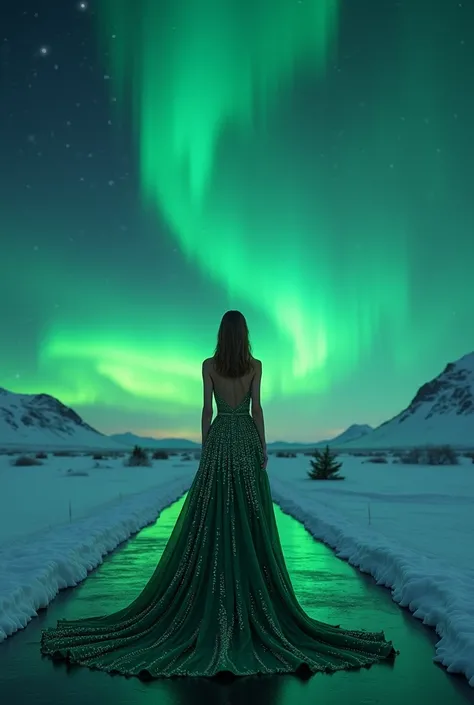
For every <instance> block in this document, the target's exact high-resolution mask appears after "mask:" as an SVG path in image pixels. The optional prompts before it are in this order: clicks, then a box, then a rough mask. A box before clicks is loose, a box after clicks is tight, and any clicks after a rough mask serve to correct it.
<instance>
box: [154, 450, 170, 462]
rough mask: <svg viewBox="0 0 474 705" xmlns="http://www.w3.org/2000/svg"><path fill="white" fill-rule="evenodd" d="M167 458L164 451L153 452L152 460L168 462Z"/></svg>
mask: <svg viewBox="0 0 474 705" xmlns="http://www.w3.org/2000/svg"><path fill="white" fill-rule="evenodd" d="M168 457H169V456H168V453H167V452H166V450H155V452H154V453H153V460H168Z"/></svg>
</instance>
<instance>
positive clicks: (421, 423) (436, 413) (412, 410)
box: [347, 352, 474, 448]
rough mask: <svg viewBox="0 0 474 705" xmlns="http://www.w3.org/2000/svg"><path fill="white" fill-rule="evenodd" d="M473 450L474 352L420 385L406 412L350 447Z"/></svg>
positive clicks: (352, 443) (350, 444)
mask: <svg viewBox="0 0 474 705" xmlns="http://www.w3.org/2000/svg"><path fill="white" fill-rule="evenodd" d="M443 444H449V445H452V446H457V447H466V448H472V447H474V352H473V353H470V354H468V355H464V357H461V358H460V359H459V360H457V361H456V362H450V363H449V364H448V365H446V367H445V368H444V370H443V371H442V372H441V373H440V374H439V375H438V376H437V377H435V378H434V379H432V380H430V381H429V382H426V384H423V385H422V386H421V387H420V388H419V389H418V391H417V393H416V394H415V396H414V397H413V399H412V401H411V402H410V404H409V405H408V406H407V408H406V409H404V410H403V411H401V412H400V413H399V414H397V415H396V416H394V417H393V419H390V420H388V421H385V423H383V424H382V425H381V426H379V427H378V428H376V429H375V430H374V431H372V433H371V434H370V436H368V437H366V438H362V439H357V440H356V441H353V442H351V443H349V444H347V446H348V447H349V446H351V447H356V446H358V447H364V448H372V447H374V448H375V447H378V448H381V447H385V448H399V447H413V446H423V445H443Z"/></svg>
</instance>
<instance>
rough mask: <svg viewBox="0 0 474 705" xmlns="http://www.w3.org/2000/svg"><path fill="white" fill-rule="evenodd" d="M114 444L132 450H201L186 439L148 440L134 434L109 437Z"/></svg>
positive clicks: (199, 446) (119, 434) (145, 437)
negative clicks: (138, 447) (136, 448)
mask: <svg viewBox="0 0 474 705" xmlns="http://www.w3.org/2000/svg"><path fill="white" fill-rule="evenodd" d="M109 438H111V439H112V440H113V441H115V442H116V443H120V444H121V445H124V446H127V447H129V448H133V446H141V447H142V448H166V449H167V450H172V449H173V448H177V449H179V450H185V449H187V448H189V449H190V450H196V449H199V448H201V444H200V443H195V442H194V441H188V440H187V438H150V437H147V436H136V435H135V434H134V433H114V434H112V435H111V436H109Z"/></svg>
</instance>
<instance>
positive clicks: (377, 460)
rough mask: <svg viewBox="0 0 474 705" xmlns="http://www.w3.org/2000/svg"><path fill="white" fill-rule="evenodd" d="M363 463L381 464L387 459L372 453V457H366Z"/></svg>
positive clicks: (386, 461)
mask: <svg viewBox="0 0 474 705" xmlns="http://www.w3.org/2000/svg"><path fill="white" fill-rule="evenodd" d="M364 463H375V464H376V465H383V464H384V463H388V460H387V458H385V456H383V455H374V456H373V457H372V458H367V460H364Z"/></svg>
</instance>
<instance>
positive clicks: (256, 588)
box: [41, 393, 394, 678]
mask: <svg viewBox="0 0 474 705" xmlns="http://www.w3.org/2000/svg"><path fill="white" fill-rule="evenodd" d="M216 402H217V410H218V413H217V416H216V417H215V419H214V421H213V423H212V425H211V428H210V431H209V434H208V438H207V440H206V443H205V444H204V448H203V451H202V455H201V461H200V464H199V469H198V471H197V473H196V476H195V478H194V481H193V483H192V486H191V488H190V490H189V492H188V494H187V496H186V499H185V502H184V504H183V508H182V510H181V513H180V515H179V517H178V519H177V521H176V524H175V526H174V528H173V532H172V534H171V536H170V539H169V541H168V543H167V545H166V548H165V550H164V552H163V555H162V558H161V560H160V561H159V563H158V565H157V567H156V570H155V572H154V574H153V575H152V577H151V579H150V580H149V582H148V584H147V585H146V586H145V587H144V589H143V591H142V592H141V594H140V595H139V596H138V597H137V598H136V599H135V601H134V602H132V603H131V604H130V605H129V606H128V607H126V608H125V609H122V610H120V611H118V612H115V613H114V614H110V615H106V616H99V617H93V618H90V619H81V620H74V621H65V620H61V621H59V622H58V624H57V627H56V628H50V629H46V630H43V632H42V637H41V651H42V653H44V654H48V655H50V656H52V657H53V658H56V659H63V660H66V661H69V662H71V663H76V664H82V665H84V666H88V667H89V668H97V669H101V670H103V671H108V672H118V673H122V674H125V675H135V676H141V677H146V678H150V677H153V678H158V677H165V676H214V675H216V674H217V673H219V672H222V671H230V672H231V673H234V674H236V675H248V674H254V673H262V674H266V673H292V672H296V671H300V669H303V670H305V669H306V670H307V669H308V668H309V671H311V672H317V671H323V672H324V671H326V672H331V671H336V670H340V669H349V668H360V667H362V666H369V665H370V664H373V663H376V662H380V661H382V660H385V659H389V658H391V657H392V656H393V655H394V650H393V647H392V643H391V642H388V641H386V640H385V638H384V635H383V632H378V633H369V632H363V631H346V630H344V629H341V628H339V627H336V626H331V625H329V624H324V623H322V622H318V621H316V620H315V619H312V618H311V617H309V616H308V615H307V614H306V613H305V612H304V611H303V609H302V607H301V606H300V605H299V603H298V601H297V599H296V596H295V593H294V592H293V588H292V585H291V581H290V577H289V575H288V572H287V569H286V566H285V561H284V558H283V553H282V549H281V545H280V539H279V536H278V530H277V526H276V523H275V516H274V512H273V505H272V497H271V494H270V485H269V481H268V477H267V473H266V471H264V470H262V469H261V463H262V460H263V452H262V445H261V443H260V439H259V436H258V433H257V428H256V426H255V423H254V421H253V419H252V417H251V416H250V413H249V406H250V393H249V394H247V396H246V398H245V399H244V400H243V401H242V403H241V404H240V405H239V406H238V407H237V408H235V409H232V408H231V407H230V406H228V405H227V404H226V403H225V402H224V401H223V400H222V399H219V398H218V397H216ZM314 589H315V590H317V585H315V586H314Z"/></svg>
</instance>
